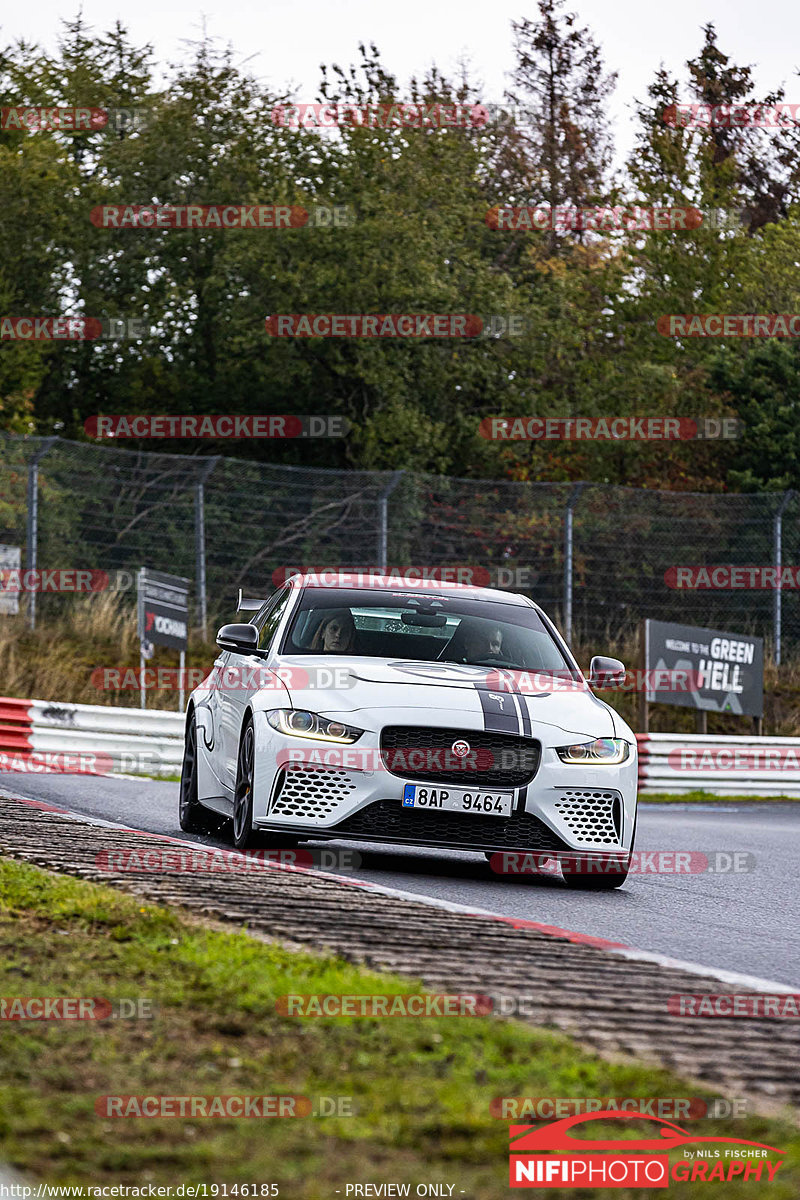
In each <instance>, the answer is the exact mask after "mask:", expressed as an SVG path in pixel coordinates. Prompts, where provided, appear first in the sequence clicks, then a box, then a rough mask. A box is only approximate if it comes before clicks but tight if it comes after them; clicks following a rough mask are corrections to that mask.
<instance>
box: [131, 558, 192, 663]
mask: <svg viewBox="0 0 800 1200" xmlns="http://www.w3.org/2000/svg"><path fill="white" fill-rule="evenodd" d="M137 588H138V601H139V641H140V642H141V643H142V645H145V644H147V643H150V644H151V645H154V646H170V647H171V648H172V649H173V650H184V651H185V650H186V647H187V645H188V640H189V603H188V601H189V580H188V579H184V578H183V577H182V576H180V575H166V574H164V573H163V572H162V571H151V570H149V569H148V568H147V567H142V569H141V570H140V571H139V575H138V577H137Z"/></svg>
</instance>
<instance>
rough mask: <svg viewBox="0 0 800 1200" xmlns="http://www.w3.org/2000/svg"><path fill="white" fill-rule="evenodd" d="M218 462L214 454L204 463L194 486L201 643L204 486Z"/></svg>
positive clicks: (205, 610) (205, 620) (204, 616)
mask: <svg viewBox="0 0 800 1200" xmlns="http://www.w3.org/2000/svg"><path fill="white" fill-rule="evenodd" d="M219 460H220V455H219V454H215V455H214V456H213V458H210V459H209V460H208V462H207V463H206V465H205V467H204V469H203V471H202V473H201V475H200V479H199V481H198V482H197V483H196V484H195V489H194V561H195V573H196V578H197V604H198V610H199V618H200V619H199V625H200V629H201V631H202V634H203V641H205V639H206V628H207V625H208V604H207V601H206V498H205V486H206V480H207V479H208V477H209V475H210V474H211V472H212V471H213V470H214V468H215V467H216V465H217V463H218V462H219Z"/></svg>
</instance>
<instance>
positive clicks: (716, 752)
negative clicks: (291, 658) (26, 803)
mask: <svg viewBox="0 0 800 1200" xmlns="http://www.w3.org/2000/svg"><path fill="white" fill-rule="evenodd" d="M184 722H185V718H184V715H183V713H175V712H165V711H164V710H162V709H142V708H111V707H110V706H108V705H104V704H59V703H57V702H55V701H51V700H16V699H11V698H8V697H0V779H1V778H2V773H3V772H4V771H13V770H19V771H30V772H31V773H44V772H47V771H54V772H57V771H63V772H65V773H68V774H82V773H85V774H95V775H107V774H108V775H110V774H126V775H173V774H178V773H179V772H180V768H181V761H182V758H183V730H184ZM636 737H637V741H638V743H639V791H640V793H641V794H642V795H647V794H648V792H650V793H655V792H672V793H675V794H680V793H682V792H692V791H699V790H702V791H705V792H712V793H714V794H716V795H718V796H747V795H761V796H779V795H783V796H794V797H797V798H798V799H800V738H785V737H761V738H756V737H746V736H745V737H715V736H714V735H712V734H674V733H639V734H637V735H636Z"/></svg>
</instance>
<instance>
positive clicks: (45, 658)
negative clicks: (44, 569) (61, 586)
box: [0, 592, 217, 709]
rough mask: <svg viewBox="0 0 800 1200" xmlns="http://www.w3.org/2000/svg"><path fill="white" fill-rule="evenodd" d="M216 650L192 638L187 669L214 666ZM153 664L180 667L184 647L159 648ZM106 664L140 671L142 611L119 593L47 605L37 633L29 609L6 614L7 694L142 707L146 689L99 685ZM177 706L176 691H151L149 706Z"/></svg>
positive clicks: (0, 650)
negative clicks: (26, 612) (138, 626)
mask: <svg viewBox="0 0 800 1200" xmlns="http://www.w3.org/2000/svg"><path fill="white" fill-rule="evenodd" d="M216 653H217V651H216V647H215V645H214V644H213V643H203V642H202V641H200V640H199V639H191V638H190V642H189V650H188V652H187V655H186V666H187V668H201V669H202V670H204V671H208V670H209V669H210V667H211V665H212V663H213V661H214V658H215V656H216ZM151 663H152V664H157V665H159V666H168V667H177V666H178V654H177V651H172V650H166V649H163V648H158V649H157V650H156V655H155V658H154V659H153V660H151ZM98 667H111V668H115V669H119V670H121V671H125V670H128V671H130V670H135V671H138V668H139V639H138V635H137V631H136V610H135V608H134V606H133V605H132V604H131V602H130V600H129V599H128V600H126V599H125V598H124V597H122V596H120V594H119V593H114V592H98V593H96V594H94V595H88V596H76V597H75V598H74V599H69V600H60V601H58V602H51V603H50V605H49V607H48V608H45V606H44V605H42V606H41V608H40V611H39V612H38V613H37V624H36V629H35V630H30V629H29V628H28V625H27V618H26V617H25V616H24V615H23V614H20V615H19V616H16V617H10V616H6V617H1V618H0V680H1V681H2V683H0V690H1V691H2V693H3V695H5V696H18V697H22V698H29V697H35V698H37V699H41V700H61V701H64V702H68V703H77V704H114V705H122V706H125V707H135V708H138V706H139V690H138V688H125V689H113V690H106V689H103V688H99V687H98V686H96V682H97V681H96V677H94V678H93V675H92V672H93V671H95V670H96V668H98ZM187 690H191V689H187ZM177 703H178V698H177V693H176V692H175V691H173V690H167V689H165V688H161V689H153V690H152V691H149V692H148V696H147V704H148V707H151V708H169V709H176V708H177Z"/></svg>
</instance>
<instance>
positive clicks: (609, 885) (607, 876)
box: [561, 809, 639, 892]
mask: <svg viewBox="0 0 800 1200" xmlns="http://www.w3.org/2000/svg"><path fill="white" fill-rule="evenodd" d="M638 819H639V812H638V809H637V812H636V816H635V817H634V818H633V833H632V834H631V848H630V850H629V851H628V857H627V860H626V862H625V865H624V866H622V865H620V867H619V870H616V871H603V872H602V874H600V873H598V872H596V871H570V870H566V871H565V870H564V868H563V867H562V869H561V874H562V875H563V877H564V883H565V884H566V885H567V887H571V888H581V889H583V891H586V892H610V891H613V889H614V888H618V887H622V885H623V883H624V882H625V880H626V879H627V878H628V872H629V871H630V868H631V859H632V857H633V847H634V844H635V842H636V822H637V821H638Z"/></svg>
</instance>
